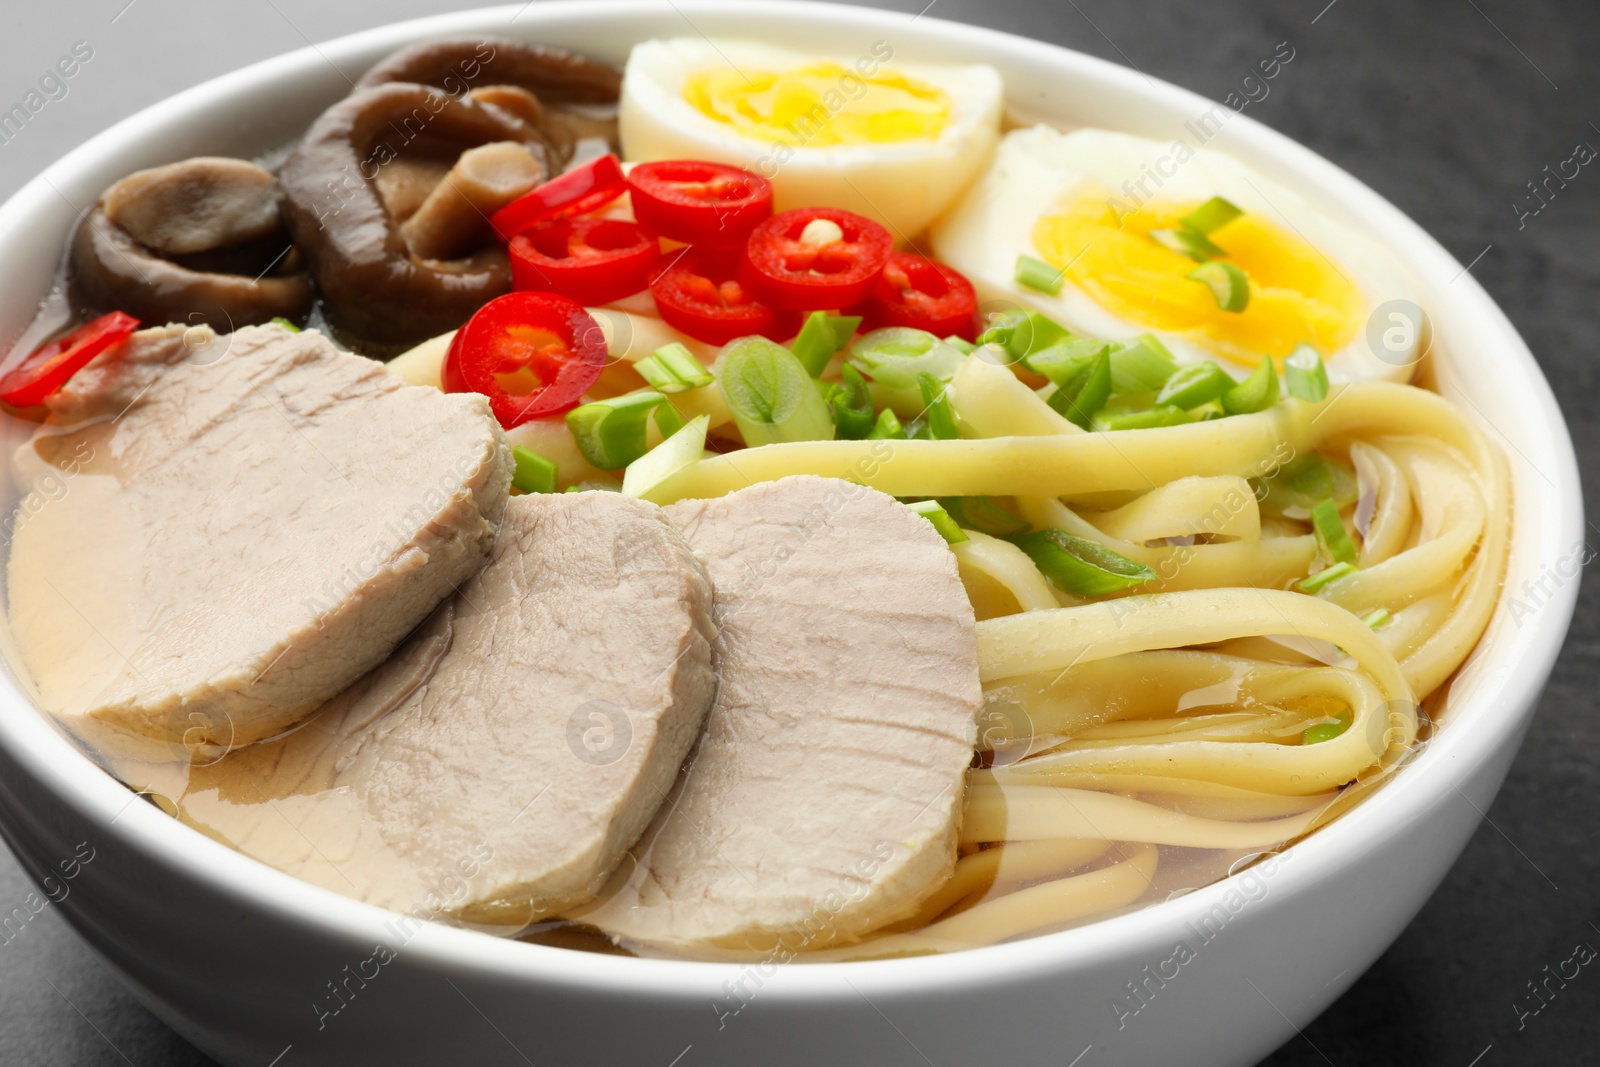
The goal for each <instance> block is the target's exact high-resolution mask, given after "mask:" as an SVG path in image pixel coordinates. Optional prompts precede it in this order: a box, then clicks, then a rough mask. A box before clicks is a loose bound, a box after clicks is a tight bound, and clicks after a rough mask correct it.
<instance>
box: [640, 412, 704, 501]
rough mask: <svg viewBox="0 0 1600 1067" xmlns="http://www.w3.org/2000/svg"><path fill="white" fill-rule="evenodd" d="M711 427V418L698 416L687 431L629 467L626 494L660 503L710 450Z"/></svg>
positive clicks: (647, 453) (653, 449)
mask: <svg viewBox="0 0 1600 1067" xmlns="http://www.w3.org/2000/svg"><path fill="white" fill-rule="evenodd" d="M710 426H711V419H710V417H709V416H706V415H696V416H695V417H694V418H692V419H690V420H689V421H688V422H687V423H686V424H685V425H684V427H683V429H681V430H679V431H678V432H677V433H675V434H673V435H672V436H671V437H669V438H667V439H666V440H665V441H663V442H661V443H660V444H659V445H657V446H656V447H654V448H652V449H651V450H650V451H648V452H646V453H645V454H644V455H643V456H640V457H639V458H638V459H636V460H634V461H633V462H632V463H630V464H628V469H627V470H626V471H624V472H623V473H622V492H623V494H624V495H626V496H635V497H639V498H640V499H642V500H656V497H657V495H662V491H663V490H666V489H669V488H670V483H671V481H672V479H673V478H674V477H675V476H676V475H678V474H680V473H681V472H683V471H685V470H687V469H688V468H690V467H692V466H694V465H695V464H696V463H699V462H700V457H701V456H703V455H704V454H705V450H706V430H707V429H709V428H710ZM656 502H657V503H659V502H660V501H659V500H658V501H656Z"/></svg>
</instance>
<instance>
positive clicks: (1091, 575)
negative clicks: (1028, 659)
mask: <svg viewBox="0 0 1600 1067" xmlns="http://www.w3.org/2000/svg"><path fill="white" fill-rule="evenodd" d="M1011 543H1012V544H1014V545H1016V546H1017V547H1018V548H1020V549H1022V551H1024V552H1026V553H1027V554H1028V558H1029V559H1031V560H1033V564H1034V566H1036V567H1038V568H1039V571H1040V573H1042V574H1043V575H1044V576H1045V577H1046V578H1048V579H1050V581H1051V583H1052V584H1053V585H1055V586H1056V587H1057V588H1059V589H1063V590H1065V591H1066V592H1068V593H1071V594H1073V595H1074V596H1101V595H1102V594H1105V593H1114V592H1116V591H1117V590H1119V589H1126V588H1128V587H1129V586H1134V585H1142V584H1143V583H1145V582H1148V581H1150V580H1151V579H1152V578H1154V577H1155V576H1156V572H1155V571H1153V570H1151V569H1150V568H1149V567H1146V566H1145V565H1144V564H1143V563H1135V562H1134V561H1133V560H1131V559H1128V558H1127V557H1126V556H1120V555H1118V554H1117V553H1115V552H1113V551H1111V550H1110V549H1109V548H1106V547H1105V546H1104V545H1101V544H1097V543H1095V542H1094V541H1089V540H1086V539H1084V538H1082V537H1074V536H1073V535H1072V534H1069V533H1066V532H1065V531H1063V530H1056V529H1045V530H1038V531H1036V532H1034V533H1028V534H1022V535H1021V536H1019V537H1013V538H1012V539H1011Z"/></svg>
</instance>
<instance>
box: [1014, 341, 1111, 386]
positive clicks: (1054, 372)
mask: <svg viewBox="0 0 1600 1067" xmlns="http://www.w3.org/2000/svg"><path fill="white" fill-rule="evenodd" d="M1115 348H1116V344H1115V343H1114V342H1111V341H1097V340H1095V339H1094V338H1091V337H1068V338H1067V339H1065V340H1063V341H1057V342H1055V343H1054V344H1052V345H1049V346H1048V347H1046V348H1042V349H1038V350H1036V351H1034V352H1032V353H1030V354H1028V355H1027V356H1025V357H1024V358H1023V359H1022V361H1021V362H1022V365H1023V366H1024V367H1027V368H1028V369H1029V370H1031V371H1033V373H1035V374H1042V375H1044V376H1045V377H1046V378H1049V379H1050V380H1051V381H1052V382H1055V383H1056V384H1057V385H1060V384H1061V382H1062V381H1063V380H1064V379H1067V378H1070V377H1072V375H1073V373H1074V372H1075V371H1076V370H1077V369H1078V367H1079V365H1080V364H1081V362H1082V361H1083V360H1085V359H1089V358H1092V357H1094V356H1098V355H1100V354H1101V353H1105V354H1106V355H1110V353H1111V352H1112V350H1113V349H1115Z"/></svg>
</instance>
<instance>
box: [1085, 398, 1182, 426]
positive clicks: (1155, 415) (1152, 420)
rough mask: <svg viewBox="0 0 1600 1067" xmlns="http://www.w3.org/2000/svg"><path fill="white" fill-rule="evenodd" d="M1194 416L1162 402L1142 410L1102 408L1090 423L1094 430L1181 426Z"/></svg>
mask: <svg viewBox="0 0 1600 1067" xmlns="http://www.w3.org/2000/svg"><path fill="white" fill-rule="evenodd" d="M1193 421H1194V417H1193V416H1191V415H1190V414H1189V413H1188V412H1187V411H1185V410H1183V409H1182V408H1180V407H1174V406H1173V405H1171V404H1162V405H1159V406H1157V407H1153V408H1149V409H1147V410H1144V411H1110V410H1102V411H1100V412H1099V413H1098V414H1097V415H1095V417H1094V419H1093V421H1092V422H1091V423H1090V426H1091V428H1093V429H1095V430H1106V431H1109V430H1149V429H1153V428H1155V427H1157V426H1182V425H1184V424H1185V423H1189V422H1193Z"/></svg>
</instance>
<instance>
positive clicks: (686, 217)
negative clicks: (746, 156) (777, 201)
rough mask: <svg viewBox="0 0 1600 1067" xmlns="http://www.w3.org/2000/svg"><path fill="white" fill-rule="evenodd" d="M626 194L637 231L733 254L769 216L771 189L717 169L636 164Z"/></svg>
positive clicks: (686, 163) (743, 174) (689, 163)
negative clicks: (628, 195) (732, 250)
mask: <svg viewBox="0 0 1600 1067" xmlns="http://www.w3.org/2000/svg"><path fill="white" fill-rule="evenodd" d="M628 188H629V190H631V192H632V196H631V199H632V201H633V217H634V218H636V219H638V220H639V224H640V225H641V226H643V227H644V228H645V229H647V230H649V231H651V232H652V233H658V234H660V235H661V236H663V237H670V238H671V239H672V240H674V241H682V242H684V243H685V244H691V245H699V246H703V247H709V248H737V247H739V246H740V245H742V244H743V243H744V240H745V238H746V237H747V236H748V235H749V233H750V231H751V230H753V229H755V228H756V225H757V224H758V223H760V222H761V220H763V219H765V218H766V217H767V216H768V215H771V214H772V183H771V182H769V181H767V179H765V178H763V177H761V176H760V175H758V174H751V173H750V172H749V171H747V170H741V169H739V168H738V167H730V166H726V165H725V164H722V163H707V162H705V161H703V160H698V159H664V160H659V161H656V162H652V163H640V164H638V165H637V166H635V167H634V168H633V169H632V170H631V171H629V172H628Z"/></svg>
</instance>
